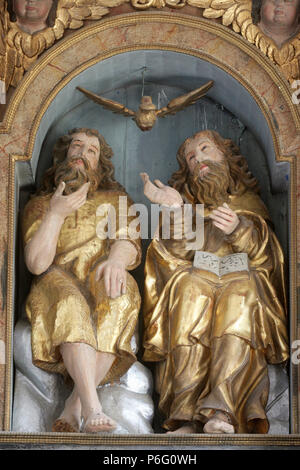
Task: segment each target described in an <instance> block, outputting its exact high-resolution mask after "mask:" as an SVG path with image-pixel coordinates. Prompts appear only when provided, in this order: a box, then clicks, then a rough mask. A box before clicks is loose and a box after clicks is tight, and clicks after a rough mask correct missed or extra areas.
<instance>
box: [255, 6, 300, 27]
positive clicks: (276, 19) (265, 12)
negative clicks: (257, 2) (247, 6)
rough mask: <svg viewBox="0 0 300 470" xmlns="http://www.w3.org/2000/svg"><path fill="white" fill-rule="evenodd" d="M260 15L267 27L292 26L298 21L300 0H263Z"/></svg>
mask: <svg viewBox="0 0 300 470" xmlns="http://www.w3.org/2000/svg"><path fill="white" fill-rule="evenodd" d="M260 15H261V22H262V23H263V24H264V25H265V26H266V27H268V26H270V25H273V26H274V25H276V24H277V25H278V26H279V27H280V26H286V27H289V26H290V27H292V26H294V25H296V24H297V23H298V19H299V15H300V0H263V3H262V7H261V12H260Z"/></svg>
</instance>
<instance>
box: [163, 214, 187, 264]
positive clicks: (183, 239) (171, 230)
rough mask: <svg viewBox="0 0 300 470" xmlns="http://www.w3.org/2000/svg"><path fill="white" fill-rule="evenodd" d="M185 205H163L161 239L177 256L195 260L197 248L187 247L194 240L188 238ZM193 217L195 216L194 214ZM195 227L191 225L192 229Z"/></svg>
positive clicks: (173, 254)
mask: <svg viewBox="0 0 300 470" xmlns="http://www.w3.org/2000/svg"><path fill="white" fill-rule="evenodd" d="M184 215H185V214H184V206H181V207H177V208H172V207H167V206H162V211H161V213H160V220H159V239H160V241H161V242H162V244H163V245H164V247H165V248H166V249H167V250H168V252H169V253H170V254H171V255H172V256H174V257H175V258H179V259H182V260H189V261H191V260H193V258H194V255H195V250H194V249H190V248H187V247H188V243H191V242H193V241H194V240H192V239H190V238H188V235H189V234H187V233H186V231H185V227H184ZM192 219H194V217H193V216H192ZM192 228H194V227H190V229H192Z"/></svg>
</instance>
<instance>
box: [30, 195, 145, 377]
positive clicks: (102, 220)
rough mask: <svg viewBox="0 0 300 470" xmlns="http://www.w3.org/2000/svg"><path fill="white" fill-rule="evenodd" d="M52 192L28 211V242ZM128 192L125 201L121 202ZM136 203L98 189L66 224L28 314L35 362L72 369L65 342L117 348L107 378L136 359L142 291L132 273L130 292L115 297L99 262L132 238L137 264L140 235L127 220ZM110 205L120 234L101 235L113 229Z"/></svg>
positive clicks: (104, 349) (32, 296) (50, 368)
mask: <svg viewBox="0 0 300 470" xmlns="http://www.w3.org/2000/svg"><path fill="white" fill-rule="evenodd" d="M51 196H52V195H47V196H38V197H34V198H32V199H31V200H30V201H29V202H28V204H27V205H26V207H25V211H24V214H23V221H22V222H23V224H22V228H23V239H24V243H25V245H26V243H28V242H29V241H30V239H31V238H32V236H33V235H34V233H35V232H36V230H37V229H38V227H39V225H40V223H41V221H42V220H43V217H44V216H45V214H46V212H47V210H48V208H49V202H50V198H51ZM119 197H123V206H119ZM124 197H126V199H124ZM124 201H126V205H125V212H126V211H127V208H128V207H129V206H130V205H131V204H132V201H131V200H130V199H129V198H128V196H127V195H126V194H124V193H122V192H119V191H98V192H96V193H94V194H93V195H92V196H91V197H89V198H88V199H87V201H86V203H85V204H84V205H83V206H82V207H80V208H79V209H78V210H77V211H75V212H74V213H73V214H71V215H69V216H68V217H66V219H65V221H64V224H63V225H62V228H61V231H60V235H59V239H58V243H57V250H56V256H55V259H54V262H53V264H52V265H51V266H50V268H49V269H48V270H47V271H46V272H45V273H43V274H42V275H40V276H36V277H35V278H34V280H33V282H32V286H31V290H30V293H29V295H28V298H27V301H26V313H27V316H28V318H29V320H30V322H31V325H32V354H33V363H34V364H35V365H36V366H38V367H41V368H43V369H45V370H48V371H53V372H59V373H62V374H64V375H66V374H67V372H66V369H65V367H64V364H63V361H62V357H61V354H60V352H59V345H60V344H62V343H65V342H72V343H73V342H83V343H86V344H89V345H90V346H92V347H93V348H94V349H96V350H98V351H102V352H107V353H112V354H114V355H115V356H116V359H115V361H114V363H113V366H112V367H111V369H110V371H109V373H108V374H107V375H106V377H105V379H104V380H103V383H105V382H110V381H112V380H116V379H118V378H119V377H121V376H122V375H123V374H124V373H125V372H126V371H127V369H128V368H129V367H130V366H131V365H132V363H133V362H134V361H135V360H136V357H135V355H134V353H133V351H132V349H131V338H132V336H133V334H134V332H135V328H136V324H137V318H138V313H139V308H140V294H139V290H138V287H137V284H136V282H135V280H134V279H133V277H132V276H131V275H130V274H129V273H127V289H126V294H124V295H122V296H120V297H118V298H116V299H111V298H109V297H108V296H107V295H106V292H105V287H104V281H103V280H101V281H100V282H96V281H95V274H96V269H97V266H98V265H99V263H100V262H101V261H104V260H105V259H106V258H107V256H108V254H109V249H110V245H111V243H113V242H114V240H115V239H120V238H122V239H126V240H128V241H130V242H131V243H133V245H134V246H135V248H136V250H137V257H136V260H135V263H134V265H131V266H130V267H129V268H128V269H134V268H135V267H136V266H138V265H139V263H140V260H141V248H140V240H139V239H136V240H134V239H130V238H129V236H128V234H127V227H128V224H129V223H130V220H131V218H130V217H128V220H127V221H126V219H124V213H125V212H124V210H121V211H120V210H119V208H120V207H123V209H124ZM109 210H114V211H115V214H116V224H115V227H114V229H115V230H114V233H111V236H113V237H114V239H109V238H105V237H104V236H103V237H102V238H100V237H99V236H100V235H101V234H102V235H103V232H104V231H105V232H106V231H107V224H106V221H107V220H108V218H107V215H108V211H109Z"/></svg>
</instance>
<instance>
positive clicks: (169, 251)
mask: <svg viewBox="0 0 300 470" xmlns="http://www.w3.org/2000/svg"><path fill="white" fill-rule="evenodd" d="M229 206H230V207H231V208H232V209H233V210H235V211H236V212H237V213H238V215H239V218H240V223H239V226H238V227H237V228H236V230H235V231H234V232H233V233H232V234H231V235H230V236H226V235H224V234H223V233H222V232H221V231H220V230H219V229H217V228H216V227H215V226H214V225H213V224H212V222H211V220H210V219H209V218H207V217H206V218H205V227H204V246H203V247H202V248H201V250H202V251H207V252H211V253H214V254H216V255H217V256H225V255H228V254H230V253H239V252H246V253H247V254H248V259H249V262H250V272H249V274H248V273H243V274H242V275H241V274H239V273H232V274H230V275H227V276H225V277H224V278H221V279H219V278H218V277H217V276H214V275H212V276H211V275H210V274H208V273H207V272H206V271H204V270H200V269H198V268H195V267H194V266H193V258H194V253H195V252H194V251H192V250H187V249H186V248H185V242H186V240H175V239H172V238H170V239H169V240H163V239H160V238H157V239H154V240H153V241H152V243H151V245H150V247H149V249H148V252H147V259H146V266H145V275H146V279H145V299H144V300H145V306H144V318H145V335H144V347H145V352H144V360H146V361H153V362H156V363H157V364H156V389H157V391H158V393H159V395H160V399H159V407H160V409H161V411H162V412H163V413H164V415H165V416H166V417H167V419H166V421H165V422H164V427H165V428H166V429H169V430H174V429H176V428H177V427H179V426H180V425H182V424H184V423H185V422H191V421H198V422H202V423H205V422H206V421H207V419H209V418H210V417H211V416H212V415H213V414H214V412H215V411H216V410H221V411H224V412H226V413H227V414H228V415H229V416H230V417H231V420H232V423H233V425H234V426H235V430H236V432H239V433H247V432H259V433H265V432H267V431H268V421H267V418H266V414H265V406H266V404H267V398H268V387H269V379H268V373H267V363H272V364H277V363H281V362H284V361H286V360H287V358H288V340H287V328H286V311H285V307H286V302H285V288H284V281H283V263H284V260H283V254H282V251H281V248H280V246H279V243H278V241H277V239H276V237H275V235H274V233H273V232H272V230H271V229H270V227H269V225H268V223H267V222H266V220H265V218H267V217H268V216H267V213H266V209H265V207H264V205H263V203H262V202H261V201H260V199H259V198H258V196H257V195H255V194H254V193H252V192H250V191H247V192H246V193H244V195H242V196H241V197H238V196H231V201H230V204H229ZM206 215H207V213H206Z"/></svg>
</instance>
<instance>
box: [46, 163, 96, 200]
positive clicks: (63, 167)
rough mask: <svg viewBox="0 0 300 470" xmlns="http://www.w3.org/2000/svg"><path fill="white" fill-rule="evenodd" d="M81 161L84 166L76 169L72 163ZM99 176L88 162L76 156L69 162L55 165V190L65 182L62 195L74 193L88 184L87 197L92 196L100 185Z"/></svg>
mask: <svg viewBox="0 0 300 470" xmlns="http://www.w3.org/2000/svg"><path fill="white" fill-rule="evenodd" d="M78 159H81V160H82V161H83V164H84V168H83V167H76V166H75V165H73V162H75V161H76V160H78ZM100 180H101V177H100V174H99V171H98V170H93V169H92V168H91V166H90V163H89V161H88V160H86V159H85V158H84V157H82V155H77V156H76V157H73V158H72V159H69V160H64V161H63V162H62V163H59V164H58V165H57V168H56V170H55V175H54V184H55V186H56V188H57V187H58V185H59V183H61V182H62V181H64V182H65V184H66V186H65V189H64V195H65V196H67V195H68V194H71V193H74V192H75V191H77V190H78V189H79V188H81V186H82V185H83V184H85V183H90V187H89V191H88V195H91V194H93V193H94V192H95V191H96V190H97V188H98V187H99V184H100Z"/></svg>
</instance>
